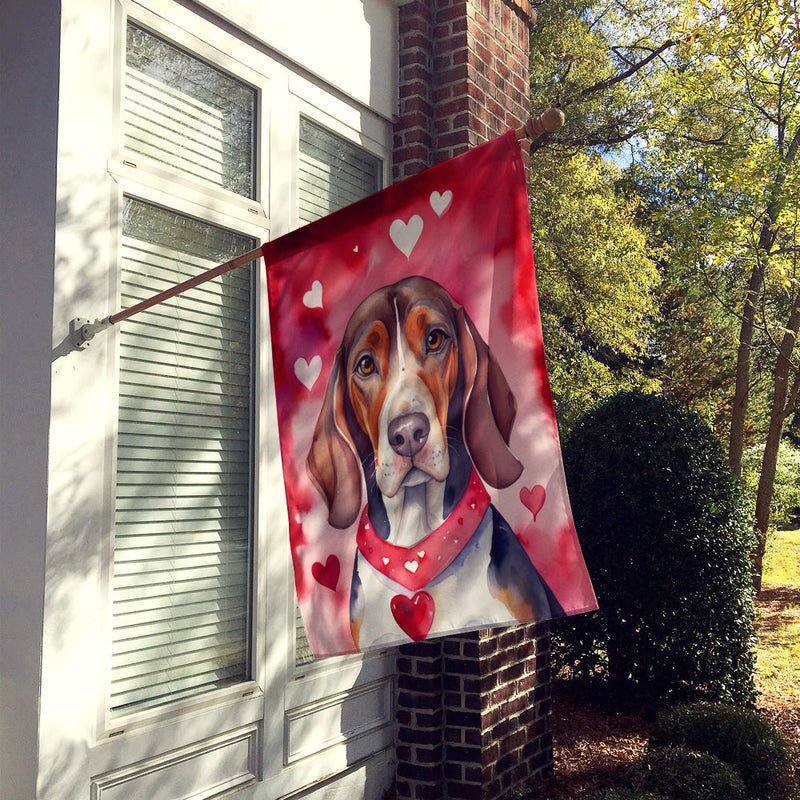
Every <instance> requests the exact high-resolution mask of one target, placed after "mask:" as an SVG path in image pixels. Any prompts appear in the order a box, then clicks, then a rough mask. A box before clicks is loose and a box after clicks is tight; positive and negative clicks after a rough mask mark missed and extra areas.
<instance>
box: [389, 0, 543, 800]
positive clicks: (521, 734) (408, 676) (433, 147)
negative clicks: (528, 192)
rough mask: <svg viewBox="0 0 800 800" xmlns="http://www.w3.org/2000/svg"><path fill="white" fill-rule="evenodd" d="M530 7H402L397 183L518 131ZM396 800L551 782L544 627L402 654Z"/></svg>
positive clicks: (491, 3) (424, 645) (452, 3)
mask: <svg viewBox="0 0 800 800" xmlns="http://www.w3.org/2000/svg"><path fill="white" fill-rule="evenodd" d="M532 14H533V12H532V10H531V3H530V0H410V2H407V3H404V4H403V5H401V6H400V7H399V8H398V15H399V37H400V42H399V69H400V76H399V95H398V101H399V103H398V113H397V118H396V120H395V125H394V178H395V180H400V179H402V178H406V177H408V176H410V175H413V174H415V173H417V172H420V171H421V170H423V169H426V168H427V167H429V166H433V165H434V164H437V163H439V162H440V161H443V160H445V159H447V158H450V157H451V156H454V155H458V154H459V153H462V152H464V151H465V150H467V149H468V148H470V147H473V146H474V145H477V144H480V143H481V142H484V141H486V140H487V139H490V138H492V137H494V136H498V135H500V134H502V133H504V132H505V131H506V130H508V129H509V128H515V127H518V126H519V125H521V124H523V123H524V121H525V118H526V117H527V116H528V114H529V105H528V97H527V85H528V65H527V63H528V62H527V60H528V37H529V32H530V21H531V17H532ZM397 673H398V679H397V680H398V683H397V742H396V754H397V774H396V791H397V796H398V798H408V799H409V800H444V798H466V799H467V800H469V799H470V798H475V800H495V799H496V798H500V797H503V796H504V795H506V794H507V793H508V792H509V791H510V790H511V789H512V788H515V787H521V786H529V785H532V784H534V783H536V782H537V781H542V780H543V779H545V778H547V777H549V776H550V775H551V774H552V769H553V750H552V737H551V734H550V716H549V715H550V644H549V626H548V624H547V623H543V624H540V625H522V626H516V627H512V628H504V629H499V630H494V631H478V632H475V633H472V634H466V635H463V636H457V637H447V638H444V639H437V640H432V641H430V642H420V643H417V644H413V645H406V646H404V647H401V648H400V651H399V655H398V659H397Z"/></svg>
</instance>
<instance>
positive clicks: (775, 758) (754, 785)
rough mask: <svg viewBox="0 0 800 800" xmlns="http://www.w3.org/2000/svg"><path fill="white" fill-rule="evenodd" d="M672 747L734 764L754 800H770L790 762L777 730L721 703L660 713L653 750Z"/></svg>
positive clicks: (753, 714)
mask: <svg viewBox="0 0 800 800" xmlns="http://www.w3.org/2000/svg"><path fill="white" fill-rule="evenodd" d="M670 745H681V746H683V747H688V748H689V749H691V750H701V751H702V752H704V753H710V754H711V755H713V756H716V757H717V758H719V759H721V760H722V761H724V762H726V763H727V764H730V765H731V766H732V767H734V768H735V769H736V770H737V771H738V772H739V774H740V775H741V777H742V780H743V781H744V783H745V786H746V787H747V789H748V791H749V792H750V794H751V795H753V796H754V797H769V795H770V792H771V790H772V788H773V787H774V785H775V781H776V778H777V777H778V774H779V773H780V771H781V770H782V769H783V768H784V767H786V766H787V765H788V763H789V750H788V746H787V744H786V741H785V740H784V738H783V737H782V736H781V734H780V733H779V732H778V731H777V730H776V729H775V728H774V726H772V725H771V724H770V723H769V722H767V720H765V719H764V718H763V717H761V716H760V715H759V714H758V713H757V712H755V711H749V710H747V711H745V710H741V709H736V708H732V707H731V706H728V705H724V704H721V703H695V704H693V705H684V706H678V707H676V708H674V709H670V710H669V711H665V712H663V713H661V714H659V716H658V718H657V719H656V721H655V723H654V724H653V727H652V732H651V737H650V747H651V748H662V747H668V746H670Z"/></svg>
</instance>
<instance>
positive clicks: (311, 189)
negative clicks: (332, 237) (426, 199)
mask: <svg viewBox="0 0 800 800" xmlns="http://www.w3.org/2000/svg"><path fill="white" fill-rule="evenodd" d="M299 177H300V180H299V185H300V191H299V195H300V197H299V200H300V219H301V220H302V221H303V222H312V221H313V220H315V219H318V218H319V217H324V216H325V215H326V214H330V213H331V212H333V211H338V210H339V209H340V208H344V207H345V206H347V205H350V203H355V202H356V200H361V199H362V198H363V197H367V196H368V195H371V194H374V193H375V192H377V191H378V190H379V189H380V188H381V160H380V159H379V158H377V157H376V156H374V155H372V154H371V153H369V152H367V151H366V150H363V149H362V148H360V147H358V146H356V145H354V144H353V143H352V142H349V141H347V139H343V138H342V137H341V136H336V134H333V133H331V132H330V131H328V130H326V129H325V128H323V127H322V126H321V125H317V124H316V123H315V122H312V121H311V120H309V119H306V118H305V117H301V118H300V169H299Z"/></svg>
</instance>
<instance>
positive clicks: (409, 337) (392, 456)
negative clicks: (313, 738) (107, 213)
mask: <svg viewBox="0 0 800 800" xmlns="http://www.w3.org/2000/svg"><path fill="white" fill-rule="evenodd" d="M263 253H264V257H265V259H266V263H267V279H268V293H269V306H270V315H271V334H272V345H273V359H274V374H275V391H276V397H277V410H278V425H279V433H280V442H281V456H282V461H283V472H284V483H285V489H286V502H287V508H288V516H289V529H290V544H291V550H292V558H293V563H294V572H295V584H296V589H297V599H298V603H299V606H300V611H301V614H302V619H303V623H304V626H305V630H306V635H307V637H308V641H309V644H310V646H311V649H312V652H313V653H314V655H315V656H317V657H321V656H328V655H337V654H343V653H351V652H358V651H365V650H368V649H372V648H379V647H385V646H388V645H394V644H398V643H403V642H409V641H420V640H423V639H426V638H431V637H434V636H442V635H445V634H450V633H456V632H463V631H466V630H471V629H476V628H488V627H493V626H497V625H508V624H512V623H516V622H533V621H539V620H544V619H549V618H552V617H557V616H563V615H566V614H574V613H580V612H583V611H588V610H591V609H594V608H596V601H595V597H594V593H593V590H592V586H591V582H590V580H589V577H588V574H587V571H586V568H585V565H584V562H583V558H582V556H581V552H580V547H579V544H578V540H577V536H576V533H575V527H574V524H573V521H572V514H571V511H570V506H569V499H568V496H567V488H566V483H565V480H564V471H563V466H562V461H561V452H560V448H559V442H558V433H557V429H556V422H555V416H554V412H553V403H552V398H551V394H550V388H549V383H548V378H547V372H546V367H545V358H544V350H543V345H542V336H541V328H540V321H539V311H538V303H537V298H536V283H535V277H534V270H533V256H532V250H531V235H530V220H529V212H528V198H527V192H526V183H525V170H524V166H523V162H522V157H521V154H520V146H519V143H518V142H517V140H516V138H515V136H514V133H513V131H512V132H509V133H508V134H506V135H504V136H501V137H499V138H498V139H495V140H493V141H491V142H488V143H487V144H484V145H481V146H479V147H476V148H473V149H472V150H470V151H468V152H467V153H465V154H463V155H461V156H457V157H455V158H452V159H450V160H449V161H446V162H444V163H442V164H440V165H438V166H436V167H433V168H431V169H428V170H426V171H425V172H422V173H420V174H418V175H416V176H414V177H412V178H409V179H407V180H405V181H403V182H401V183H398V184H396V185H394V186H392V187H390V188H388V189H385V190H383V191H381V192H378V193H377V194H375V195H372V196H371V197H368V198H366V199H365V200H362V201H360V202H358V203H355V204H353V205H351V206H348V207H347V208H344V209H342V210H341V211H337V212H335V213H334V214H331V215H329V216H328V217H325V218H323V219H321V220H318V221H317V222H314V223H311V224H310V225H307V226H306V227H304V228H302V229H299V230H297V231H295V232H293V233H291V234H289V235H287V236H284V237H281V238H280V239H277V240H275V241H274V242H272V243H268V244H266V245H264V248H263Z"/></svg>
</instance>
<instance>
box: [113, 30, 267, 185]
mask: <svg viewBox="0 0 800 800" xmlns="http://www.w3.org/2000/svg"><path fill="white" fill-rule="evenodd" d="M255 110H256V92H255V90H254V89H252V88H251V87H249V86H246V85H245V84H244V83H242V82H241V81H238V80H236V79H235V78H232V77H231V76H230V75H227V74H226V73H224V72H221V71H220V70H218V69H216V68H215V67H212V66H211V65H210V64H207V63H205V62H204V61H201V60H200V59H198V58H195V57H194V56H192V55H189V54H188V53H185V52H184V51H182V50H179V49H178V48H177V47H174V46H173V45H171V44H169V43H168V42H166V41H164V40H163V39H159V38H158V37H156V36H153V34H151V33H149V32H148V31H146V30H144V29H143V28H140V27H139V26H138V25H134V24H133V23H128V30H127V51H126V71H125V102H124V132H125V148H126V150H127V151H128V152H130V153H139V154H141V155H143V156H147V157H148V158H151V159H153V160H154V161H157V162H160V163H162V164H166V165H168V166H170V167H174V168H175V169H178V170H180V171H181V172H183V173H185V174H187V175H189V176H191V177H193V178H196V179H199V180H202V181H205V182H207V183H211V184H213V185H215V186H220V187H222V188H224V189H227V190H229V191H231V192H235V193H236V194H240V195H244V196H245V197H254V189H255Z"/></svg>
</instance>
